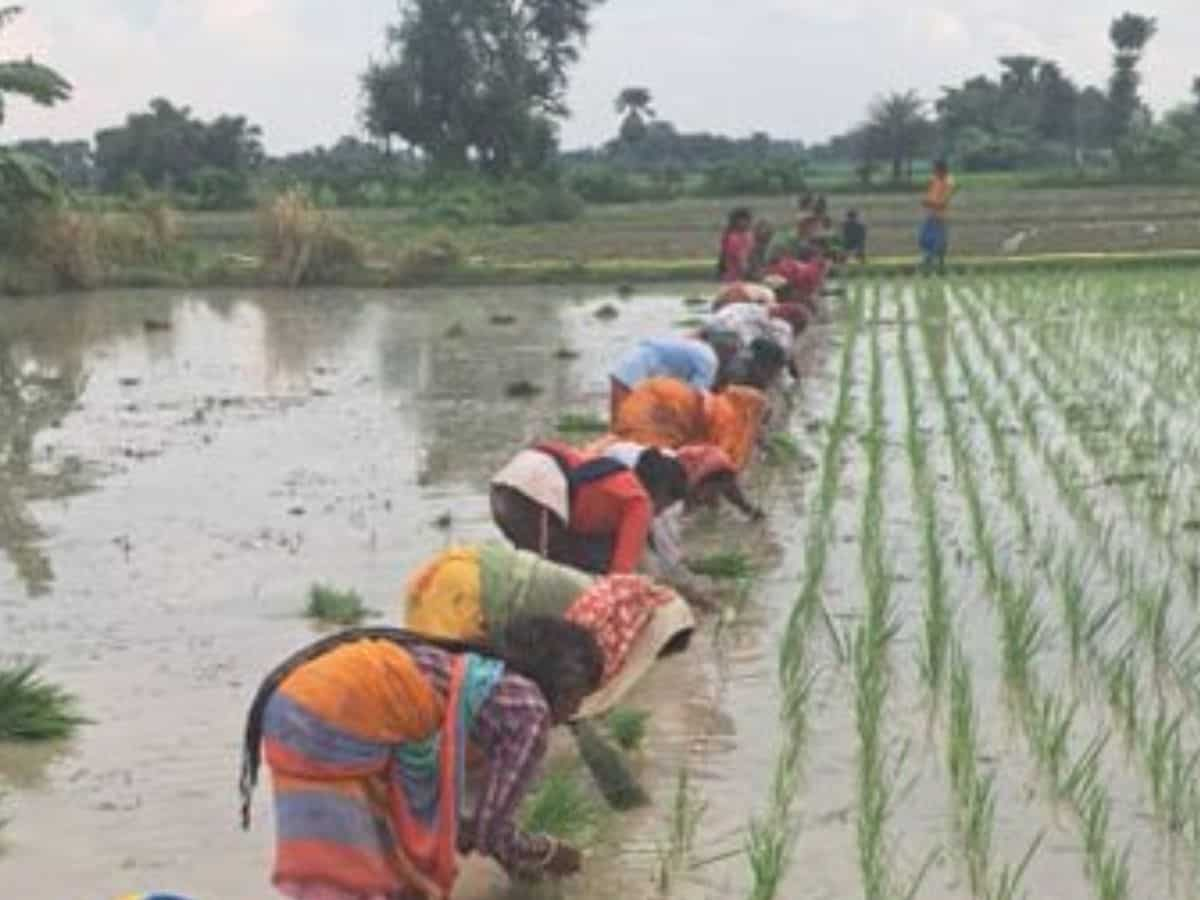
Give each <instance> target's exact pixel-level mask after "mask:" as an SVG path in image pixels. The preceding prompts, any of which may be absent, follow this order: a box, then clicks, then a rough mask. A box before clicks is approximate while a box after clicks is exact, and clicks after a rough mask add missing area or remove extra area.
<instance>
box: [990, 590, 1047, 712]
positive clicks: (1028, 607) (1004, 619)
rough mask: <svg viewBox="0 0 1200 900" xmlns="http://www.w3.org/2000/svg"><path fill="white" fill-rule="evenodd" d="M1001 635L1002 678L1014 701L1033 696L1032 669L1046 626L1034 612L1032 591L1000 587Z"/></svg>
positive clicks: (1036, 612) (1042, 641)
mask: <svg viewBox="0 0 1200 900" xmlns="http://www.w3.org/2000/svg"><path fill="white" fill-rule="evenodd" d="M1001 594H1002V604H1001V610H1000V625H1001V635H1002V638H1003V641H1004V648H1003V654H1004V675H1005V679H1006V681H1007V682H1008V684H1009V685H1010V686H1011V687H1012V688H1014V689H1015V690H1016V695H1017V698H1018V699H1020V700H1023V701H1024V700H1027V699H1028V698H1029V697H1030V696H1031V695H1032V674H1031V665H1032V661H1033V659H1034V657H1035V656H1036V655H1037V654H1038V652H1039V651H1040V649H1041V648H1042V646H1043V643H1044V640H1045V623H1044V621H1043V619H1042V616H1041V614H1040V613H1039V612H1038V611H1037V608H1036V599H1035V595H1034V592H1033V589H1032V588H1031V587H1030V586H1028V585H1026V586H1025V587H1023V588H1020V589H1016V588H1013V587H1012V586H1011V585H1010V584H1008V583H1007V582H1005V583H1004V584H1002V585H1001Z"/></svg>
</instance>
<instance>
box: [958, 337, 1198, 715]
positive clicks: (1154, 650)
mask: <svg viewBox="0 0 1200 900" xmlns="http://www.w3.org/2000/svg"><path fill="white" fill-rule="evenodd" d="M977 335H978V336H980V337H981V338H982V335H981V333H980V332H977ZM1060 464H1061V461H1060ZM1072 505H1075V504H1072ZM1115 543H1116V542H1115V541H1114V538H1113V531H1112V530H1111V529H1108V528H1106V529H1105V530H1104V534H1103V537H1102V540H1101V541H1100V543H1099V545H1098V549H1099V551H1100V558H1101V560H1102V561H1103V562H1104V564H1105V565H1106V566H1107V567H1108V569H1109V572H1110V577H1113V578H1115V579H1116V581H1117V582H1118V585H1119V589H1118V592H1117V595H1118V596H1119V597H1123V598H1125V599H1126V600H1127V601H1129V603H1130V604H1131V607H1132V612H1131V615H1132V618H1133V620H1134V622H1135V625H1136V637H1137V638H1138V639H1140V640H1142V641H1144V642H1145V644H1146V646H1147V648H1148V650H1149V653H1150V654H1151V657H1152V659H1153V661H1154V670H1155V673H1156V675H1158V676H1159V677H1160V679H1161V677H1162V676H1165V675H1170V676H1171V677H1172V678H1173V679H1174V680H1175V681H1176V683H1177V686H1178V687H1179V689H1180V690H1181V692H1182V693H1183V694H1184V696H1187V697H1194V696H1196V688H1197V681H1196V677H1195V675H1196V673H1195V666H1194V664H1192V663H1191V659H1192V654H1191V652H1190V651H1191V648H1192V647H1193V646H1194V645H1195V643H1196V641H1197V640H1200V629H1197V628H1193V629H1191V630H1190V631H1185V632H1182V634H1183V639H1182V640H1181V641H1178V642H1174V643H1173V642H1172V628H1171V615H1170V611H1171V608H1172V605H1173V601H1174V597H1175V596H1176V593H1175V591H1174V590H1173V588H1172V582H1173V581H1174V575H1173V573H1172V572H1171V571H1169V570H1168V572H1167V574H1166V575H1165V577H1163V578H1161V579H1160V578H1154V577H1152V576H1149V575H1147V574H1146V567H1145V566H1138V565H1137V564H1136V561H1135V560H1136V558H1137V556H1138V555H1140V554H1141V553H1143V552H1144V545H1143V544H1141V543H1140V542H1139V543H1132V542H1131V543H1128V544H1126V546H1124V547H1121V548H1119V549H1118V548H1116V547H1115V546H1114V545H1115ZM1151 567H1152V568H1153V566H1151Z"/></svg>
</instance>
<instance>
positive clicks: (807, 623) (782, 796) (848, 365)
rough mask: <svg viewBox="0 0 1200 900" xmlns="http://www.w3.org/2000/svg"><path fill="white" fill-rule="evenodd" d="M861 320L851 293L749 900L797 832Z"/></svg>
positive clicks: (754, 829) (752, 835)
mask: <svg viewBox="0 0 1200 900" xmlns="http://www.w3.org/2000/svg"><path fill="white" fill-rule="evenodd" d="M863 315H864V306H863V299H862V295H861V293H860V292H859V291H855V293H854V294H852V295H851V297H850V298H849V303H848V315H847V328H846V334H845V337H844V344H843V349H842V355H841V363H840V374H839V376H838V388H837V401H836V405H835V408H834V412H833V416H832V418H831V420H830V422H829V426H828V433H827V436H826V442H825V448H824V452H823V454H822V464H821V481H820V485H819V487H818V491H817V496H816V500H815V503H814V504H813V506H812V509H811V512H810V516H811V524H810V527H809V532H808V538H807V541H806V544H805V554H804V580H803V584H802V586H801V590H800V594H799V596H798V597H797V598H796V602H795V604H794V605H793V607H792V610H791V613H790V615H789V619H788V623H787V626H786V629H785V632H784V637H783V642H782V644H781V646H780V653H779V678H780V691H781V697H782V701H781V707H780V720H781V721H780V725H781V728H780V747H779V750H778V752H777V755H776V759H775V769H774V772H773V774H772V779H771V793H770V797H769V798H768V802H767V806H766V810H765V811H764V812H763V813H762V814H761V815H760V816H758V817H755V818H754V819H753V820H752V821H751V823H750V830H749V838H748V846H747V853H748V857H749V861H750V869H751V878H752V883H751V884H752V886H751V894H750V896H751V898H752V900H772V898H774V897H776V896H777V895H778V892H779V888H780V885H781V884H782V881H783V878H784V876H785V874H786V872H787V869H788V865H789V862H790V851H791V847H792V845H793V842H794V840H795V838H796V834H797V824H796V822H795V816H794V814H793V807H794V805H795V800H796V797H797V796H798V794H799V791H800V786H801V782H802V765H803V752H804V746H805V741H806V739H807V735H808V706H809V699H810V697H811V694H812V691H813V686H814V684H815V679H816V672H815V665H814V662H813V659H812V655H811V652H810V640H811V636H812V630H813V625H814V624H815V623H816V621H817V617H818V616H819V615H821V616H823V618H824V620H825V621H826V623H828V622H829V621H830V620H829V617H828V614H827V612H826V611H825V607H824V601H823V598H822V594H823V590H824V581H825V571H826V564H827V560H828V555H829V544H830V541H831V540H832V529H833V522H834V512H835V507H836V504H837V498H838V489H839V485H840V482H841V472H842V465H843V461H842V455H843V452H844V446H845V444H846V438H847V435H848V433H849V427H850V416H851V411H852V399H853V383H854V359H855V348H856V345H857V342H858V336H859V332H860V331H861V328H862V321H863ZM831 632H832V629H831Z"/></svg>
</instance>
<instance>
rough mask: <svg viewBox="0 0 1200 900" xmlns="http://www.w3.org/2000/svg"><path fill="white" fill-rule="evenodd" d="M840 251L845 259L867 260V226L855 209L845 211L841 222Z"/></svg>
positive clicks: (861, 261)
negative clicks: (844, 216)
mask: <svg viewBox="0 0 1200 900" xmlns="http://www.w3.org/2000/svg"><path fill="white" fill-rule="evenodd" d="M842 252H843V253H845V254H846V258H847V259H857V260H858V261H859V262H860V263H865V262H866V261H867V226H866V225H864V224H863V222H862V220H861V219H860V218H859V217H858V210H856V209H852V210H850V211H849V212H848V213H846V220H845V221H844V222H843V223H842Z"/></svg>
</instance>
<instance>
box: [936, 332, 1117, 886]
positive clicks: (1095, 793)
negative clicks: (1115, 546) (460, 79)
mask: <svg viewBox="0 0 1200 900" xmlns="http://www.w3.org/2000/svg"><path fill="white" fill-rule="evenodd" d="M925 333H926V337H927V338H928V330H927V329H926V331H925ZM952 337H953V338H954V339H957V338H956V337H955V336H954V335H952ZM926 351H927V355H930V356H932V353H933V347H932V343H931V342H930V341H929V340H927V341H926ZM931 368H934V369H935V379H934V381H935V387H936V388H937V392H938V393H939V395H940V397H941V400H942V405H943V410H944V414H945V418H946V422H947V426H948V428H947V430H948V434H949V437H950V442H951V449H952V456H953V458H954V461H955V466H956V470H957V471H958V472H959V484H960V487H961V489H962V491H963V492H964V494H965V495H966V498H965V499H966V501H967V508H968V511H969V515H970V518H971V523H970V526H971V528H970V530H971V533H972V536H973V539H974V543H975V548H976V552H977V553H978V554H979V556H980V558H981V561H982V563H983V566H984V571H985V586H986V588H987V592H988V594H989V596H990V597H991V599H992V601H993V603H994V604H995V606H996V607H997V611H998V614H999V616H1000V620H1001V643H1002V654H1003V659H1004V678H1005V682H1006V684H1007V686H1008V689H1009V694H1010V700H1011V702H1012V706H1013V708H1014V711H1015V713H1016V716H1017V718H1018V720H1019V722H1020V724H1021V726H1022V731H1023V732H1024V734H1025V736H1026V743H1027V745H1028V747H1029V750H1030V752H1031V754H1032V755H1033V756H1034V758H1035V760H1036V761H1037V762H1038V765H1039V768H1040V769H1041V771H1042V772H1043V774H1044V775H1045V776H1046V780H1047V785H1048V787H1049V788H1050V789H1051V790H1052V792H1053V795H1054V796H1055V797H1056V798H1058V799H1060V800H1064V801H1067V802H1069V804H1070V806H1071V807H1072V809H1073V810H1074V812H1075V814H1076V818H1077V820H1078V823H1079V827H1080V831H1081V837H1082V843H1083V846H1084V860H1085V864H1084V869H1085V873H1086V874H1087V876H1088V877H1089V879H1090V880H1091V882H1092V884H1093V887H1094V890H1095V891H1096V894H1097V896H1099V897H1101V898H1103V900H1115V898H1122V897H1126V896H1128V890H1129V888H1128V879H1129V874H1128V861H1127V855H1126V854H1122V853H1118V852H1117V851H1116V850H1115V849H1113V848H1112V846H1111V835H1110V829H1109V825H1108V822H1109V811H1110V809H1111V802H1112V801H1111V798H1110V796H1109V794H1108V792H1107V790H1106V788H1105V787H1104V785H1103V783H1102V782H1101V780H1100V779H1099V777H1098V772H1099V757H1100V752H1101V751H1102V749H1103V747H1104V745H1105V742H1106V738H1105V736H1103V735H1101V736H1100V737H1099V738H1098V739H1097V741H1098V743H1096V742H1093V744H1092V745H1090V746H1089V747H1088V748H1087V749H1086V750H1085V751H1084V752H1083V753H1082V754H1081V755H1079V756H1077V757H1074V762H1072V763H1071V765H1070V766H1069V767H1068V766H1067V765H1066V762H1068V761H1070V759H1071V757H1070V756H1069V749H1068V746H1069V732H1070V726H1069V724H1068V725H1067V726H1066V728H1065V729H1064V728H1063V727H1062V724H1061V720H1062V718H1063V717H1062V716H1061V715H1058V716H1055V715H1047V714H1039V711H1045V710H1050V711H1054V710H1061V709H1062V704H1061V703H1056V701H1055V698H1054V696H1053V694H1048V693H1046V692H1044V691H1043V688H1042V687H1041V685H1040V681H1039V679H1038V677H1037V671H1036V668H1035V666H1034V662H1035V659H1036V657H1037V655H1038V654H1040V652H1041V650H1042V649H1043V647H1044V637H1045V634H1046V630H1045V623H1044V621H1043V619H1042V616H1041V613H1040V610H1039V609H1038V608H1037V606H1036V596H1035V593H1034V589H1033V585H1032V584H1030V583H1029V582H1022V583H1020V584H1018V583H1016V582H1015V581H1014V580H1013V578H1012V576H1011V575H1010V574H1009V572H1008V571H1007V567H1006V566H1004V565H1003V564H1002V562H1001V561H1000V559H999V555H998V553H997V550H996V546H995V541H994V538H993V529H992V526H991V525H990V520H989V518H988V517H987V515H986V511H985V510H984V507H983V503H982V499H981V497H980V487H979V484H978V475H977V473H976V471H975V470H976V463H975V461H974V459H973V458H972V456H971V454H970V453H969V452H968V449H967V443H966V439H965V428H964V426H963V424H962V421H961V418H960V416H959V414H958V412H957V410H956V409H955V407H954V403H953V402H952V398H951V397H950V394H949V390H948V387H947V380H946V375H945V371H944V369H943V370H941V371H940V373H939V372H938V370H937V367H936V366H935V365H933V360H932V359H931ZM1056 726H1057V727H1056Z"/></svg>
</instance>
